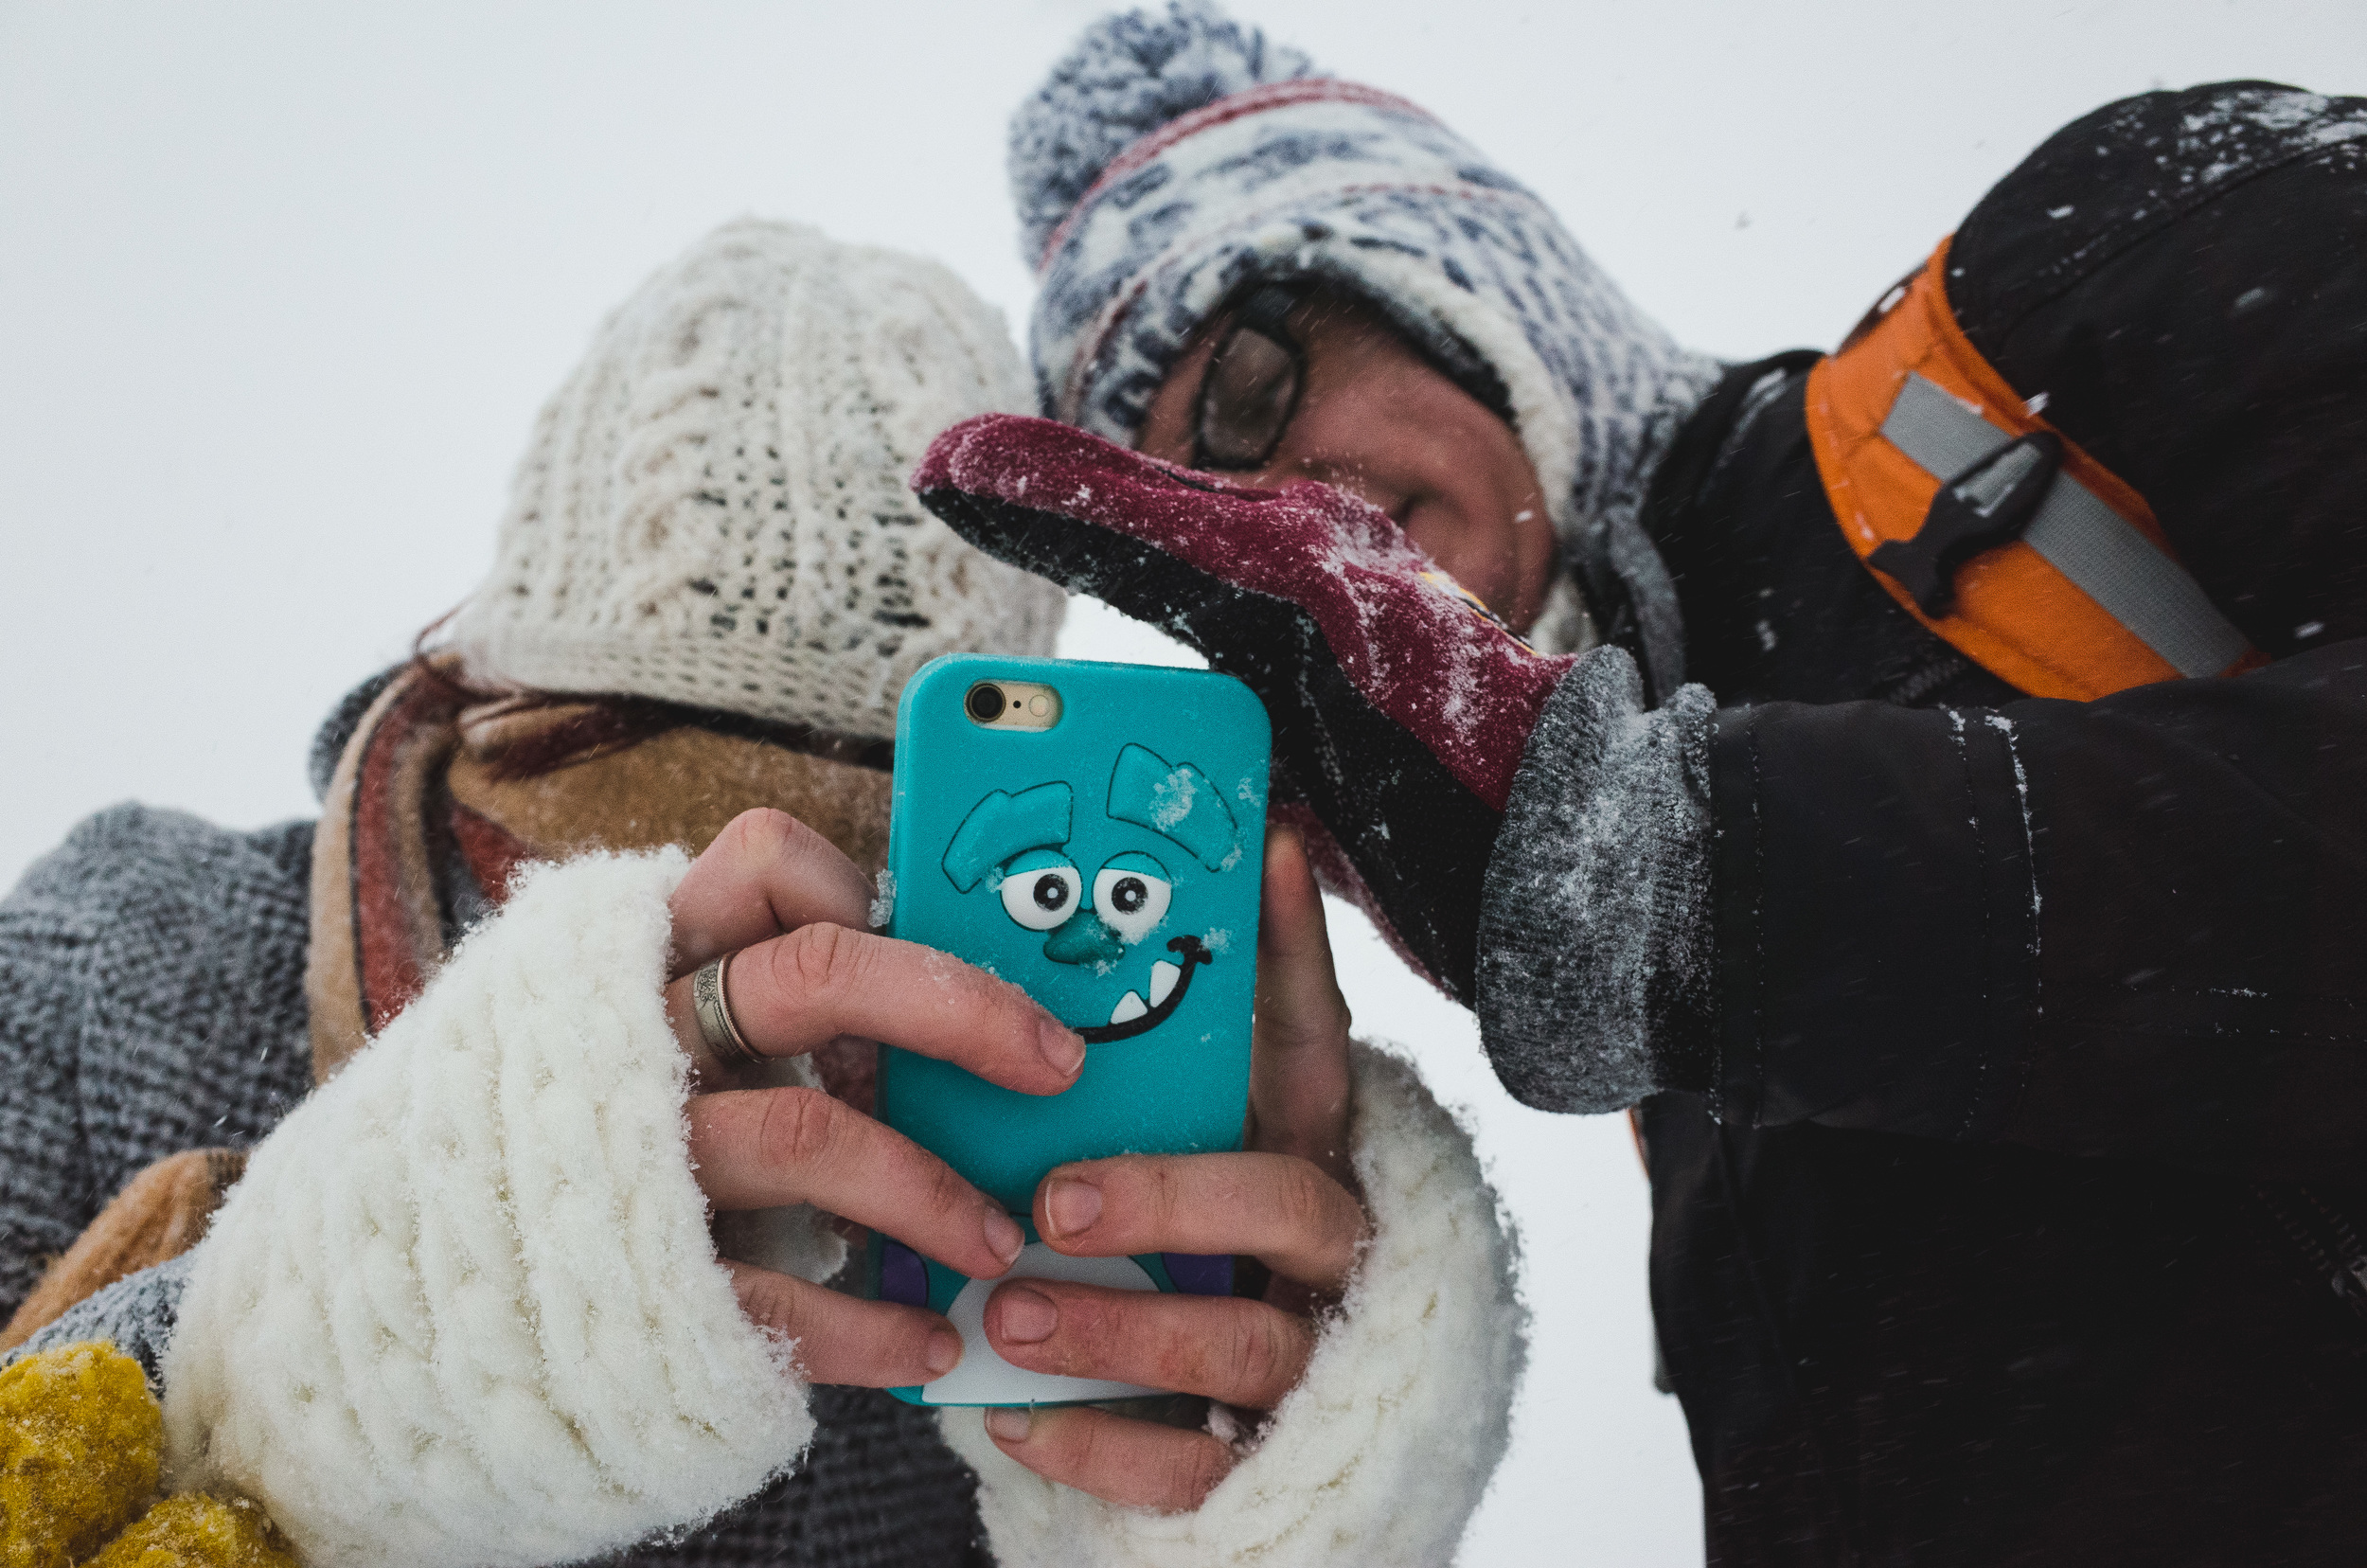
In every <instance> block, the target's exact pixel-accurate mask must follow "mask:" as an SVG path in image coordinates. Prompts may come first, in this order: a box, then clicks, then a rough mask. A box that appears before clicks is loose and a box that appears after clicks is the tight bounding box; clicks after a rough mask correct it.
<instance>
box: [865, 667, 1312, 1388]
mask: <svg viewBox="0 0 2367 1568" xmlns="http://www.w3.org/2000/svg"><path fill="white" fill-rule="evenodd" d="M981 682H1010V683H1041V684H1042V686H1044V687H1045V688H1047V689H1051V690H1057V692H1058V712H1057V716H1056V717H1055V718H1053V719H1052V720H1051V721H1050V722H1048V723H1047V724H1046V725H1044V726H1042V727H1039V728H1036V729H1034V730H1032V731H1031V730H1028V729H1024V728H1012V727H1009V726H997V725H994V724H990V723H988V722H985V721H984V720H982V719H977V718H976V717H975V716H972V715H966V714H965V711H964V700H965V693H967V692H970V691H971V690H972V689H973V688H974V687H976V686H978V684H979V683H981ZM1030 689H1033V688H1032V687H1031V688H1030ZM987 711H988V713H991V712H993V711H994V707H993V704H992V703H988V704H987ZM1268 749H1269V736H1268V731H1267V726H1266V712H1265V709H1264V707H1263V706H1262V705H1261V704H1259V703H1258V701H1257V699H1256V697H1255V695H1254V694H1252V693H1251V691H1250V690H1249V688H1248V687H1247V686H1243V685H1242V684H1241V683H1240V682H1238V681H1236V680H1233V679H1232V678H1230V677H1228V676H1223V675H1218V674H1212V673H1210V672H1208V671H1205V670H1188V669H1154V668H1138V667H1133V666H1127V665H1096V664H1078V663H1063V662H1059V661H1054V660H1041V659H1014V658H1000V657H993V656H988V655H984V654H956V655H953V656H952V657H949V658H944V659H939V660H936V661H934V662H933V663H931V664H930V665H928V666H927V667H925V668H922V670H921V671H920V672H919V674H917V675H916V676H915V677H914V678H913V680H912V682H911V684H910V685H908V686H906V687H905V691H904V698H903V703H902V705H901V708H900V710H899V715H898V723H897V739H896V809H895V816H894V819H893V821H892V824H891V827H890V847H889V851H888V874H887V876H886V878H884V879H883V882H884V883H885V884H886V886H887V887H889V888H890V889H892V890H893V902H892V912H891V915H890V918H889V921H888V934H889V935H892V936H896V937H898V938H900V939H902V940H906V941H915V942H921V943H924V944H926V945H928V946H930V947H934V948H939V949H942V950H943V951H945V952H947V953H952V954H953V955H954V956H956V957H959V958H961V959H963V960H965V961H967V962H969V963H971V964H974V965H976V966H978V967H979V968H981V969H984V970H987V971H990V972H992V973H994V974H996V975H999V976H1001V977H1002V978H1004V979H1006V980H1008V981H1010V982H1012V983H1013V984H1015V985H1017V986H1019V987H1020V988H1022V989H1024V990H1025V991H1026V992H1027V993H1028V994H1029V995H1030V996H1032V997H1034V998H1035V999H1036V1001H1037V1002H1038V1003H1040V1004H1041V1005H1042V1006H1043V1007H1045V1008H1046V1009H1047V1010H1049V1011H1050V1012H1051V1013H1052V1014H1053V1015H1054V1016H1055V1017H1057V1018H1059V1020H1060V1021H1061V1022H1062V1023H1065V1024H1067V1025H1070V1026H1071V1027H1072V1028H1074V1029H1076V1030H1077V1033H1079V1034H1080V1035H1082V1036H1083V1037H1084V1039H1085V1065H1084V1067H1083V1068H1082V1070H1080V1071H1079V1073H1078V1074H1077V1081H1076V1082H1075V1083H1074V1084H1072V1085H1071V1086H1070V1087H1069V1088H1068V1089H1067V1090H1065V1091H1064V1092H1062V1093H1060V1094H1058V1095H1047V1096H1036V1095H1022V1094H1018V1093H1016V1092H1014V1091H1011V1090H1008V1089H1004V1088H1000V1087H998V1086H997V1085H995V1084H991V1083H988V1082H987V1081H986V1080H985V1079H983V1078H975V1077H973V1076H971V1075H970V1073H968V1072H966V1071H964V1070H963V1069H961V1068H959V1067H956V1066H954V1065H952V1063H950V1062H944V1061H938V1060H934V1059H932V1058H928V1057H922V1056H916V1055H914V1054H912V1053H910V1052H907V1051H899V1050H897V1049H895V1048H893V1047H886V1046H883V1047H881V1052H880V1075H879V1080H878V1091H877V1101H876V1107H875V1109H876V1111H877V1114H879V1115H880V1117H881V1119H882V1120H883V1121H885V1122H886V1123H887V1124H888V1125H889V1126H891V1127H893V1128H895V1129H896V1130H897V1131H899V1132H902V1133H903V1134H905V1135H906V1136H907V1137H910V1138H912V1139H913V1140H914V1141H915V1142H917V1143H918V1144H919V1145H921V1147H923V1148H925V1149H929V1150H930V1151H931V1152H933V1153H934V1154H936V1155H938V1156H939V1157H941V1158H942V1159H944V1160H945V1161H946V1163H947V1164H949V1165H951V1166H952V1167H953V1168H954V1169H955V1170H956V1171H958V1172H960V1173H961V1175H962V1176H963V1178H964V1179H965V1180H967V1181H969V1182H970V1184H971V1185H974V1186H976V1187H977V1188H978V1189H979V1190H980V1191H982V1192H985V1193H986V1194H988V1196H989V1197H991V1198H993V1199H995V1200H996V1201H997V1202H999V1203H1002V1204H1003V1206H1004V1207H1005V1208H1006V1209H1007V1210H1009V1211H1010V1212H1011V1213H1012V1214H1013V1215H1014V1216H1016V1217H1018V1218H1019V1219H1020V1221H1021V1222H1022V1225H1023V1228H1028V1242H1029V1244H1028V1246H1027V1247H1026V1249H1025V1251H1024V1252H1023V1253H1022V1255H1021V1257H1020V1260H1019V1262H1018V1263H1016V1264H1015V1265H1014V1266H1013V1268H1012V1271H1011V1274H1010V1276H1009V1277H1022V1276H1027V1275H1042V1276H1045V1277H1053V1278H1069V1277H1075V1278H1078V1279H1084V1280H1087V1281H1088V1282H1090V1283H1094V1284H1098V1285H1103V1286H1107V1287H1110V1288H1112V1289H1137V1290H1160V1291H1178V1290H1180V1291H1187V1292H1196V1293H1213V1294H1222V1293H1224V1292H1226V1291H1227V1290H1229V1289H1230V1281H1231V1261H1232V1260H1231V1259H1230V1258H1223V1257H1192V1256H1184V1255H1181V1254H1174V1255H1169V1254H1146V1255H1144V1256H1138V1257H1132V1258H1070V1257H1064V1256H1061V1255H1059V1254H1056V1253H1054V1252H1052V1250H1051V1249H1050V1248H1048V1247H1046V1246H1044V1245H1043V1244H1042V1243H1041V1241H1039V1240H1038V1239H1037V1238H1035V1235H1034V1233H1033V1230H1032V1228H1029V1227H1027V1220H1028V1215H1029V1210H1030V1207H1031V1201H1032V1199H1033V1197H1034V1194H1035V1190H1036V1186H1037V1185H1038V1183H1040V1182H1041V1180H1042V1178H1043V1175H1044V1173H1045V1172H1047V1171H1049V1170H1050V1169H1051V1168H1052V1167H1054V1166H1057V1165H1059V1164H1061V1163H1063V1162H1065V1161H1069V1160H1089V1159H1100V1158H1104V1157H1107V1156H1109V1155H1112V1154H1120V1153H1150V1154H1186V1153H1200V1152H1214V1151H1219V1150H1223V1149H1237V1148H1239V1147H1240V1139H1241V1129H1242V1120H1243V1116H1244V1114H1245V1113H1246V1110H1247V1105H1248V1096H1249V1055H1250V1026H1251V1003H1252V998H1253V996H1254V994H1255V986H1256V980H1257V898H1258V879H1259V874H1260V870H1261V867H1262V864H1263V860H1264V857H1263V855H1262V854H1261V852H1260V849H1261V846H1262V845H1263V843H1264V839H1265V817H1266V763H1267V756H1268ZM1078 1271H1082V1272H1081V1273H1080V1272H1078ZM871 1276H872V1289H873V1290H874V1292H876V1293H877V1294H879V1295H880V1296H881V1297H882V1298H884V1299H888V1300H895V1301H906V1302H910V1303H913V1304H915V1305H926V1306H928V1307H930V1308H932V1309H934V1310H937V1311H940V1312H944V1313H946V1314H947V1315H948V1316H949V1317H950V1318H952V1321H953V1323H954V1324H955V1326H956V1327H959V1328H960V1329H961V1330H962V1334H963V1338H964V1342H965V1344H966V1345H969V1350H968V1351H966V1353H965V1355H964V1358H963V1360H962V1362H961V1363H960V1364H959V1365H958V1366H956V1367H955V1368H954V1370H953V1371H952V1373H951V1374H949V1375H948V1376H947V1377H946V1378H944V1379H941V1380H939V1381H937V1382H936V1383H934V1384H931V1385H930V1386H929V1387H927V1388H925V1389H921V1388H913V1389H898V1390H895V1391H894V1392H895V1393H896V1394H897V1395H898V1397H899V1398H902V1399H910V1400H912V1401H914V1402H917V1403H926V1404H994V1403H1041V1402H1047V1401H1060V1400H1074V1399H1112V1398H1119V1397H1123V1396H1126V1395H1129V1394H1137V1393H1143V1392H1147V1391H1146V1390H1142V1389H1136V1388H1132V1387H1121V1386H1119V1385H1116V1384H1107V1385H1105V1384H1099V1383H1088V1382H1087V1381H1084V1380H1079V1379H1055V1378H1050V1377H1047V1376H1045V1375H1042V1374H1036V1373H1027V1372H1022V1371H1021V1370H1020V1369H1018V1368H1016V1367H1012V1366H1009V1365H1008V1364H1007V1363H1004V1362H1003V1361H1002V1360H1001V1358H1000V1357H999V1356H996V1355H995V1354H994V1353H993V1351H992V1348H991V1347H990V1346H989V1345H987V1344H986V1342H985V1340H984V1338H983V1330H982V1328H981V1327H980V1319H981V1314H982V1313H983V1311H984V1304H985V1300H986V1297H987V1295H988V1293H989V1292H990V1291H991V1289H992V1285H993V1283H994V1282H990V1281H986V1280H970V1279H965V1278H964V1277H963V1276H962V1275H960V1274H956V1273H954V1272H953V1271H952V1270H950V1269H947V1268H946V1267H944V1266H943V1265H942V1264H939V1263H937V1262H935V1261H934V1260H930V1259H925V1258H922V1257H920V1256H918V1255H917V1254H915V1253H913V1252H912V1251H911V1250H910V1249H908V1248H906V1247H904V1246H903V1245H902V1244H901V1243H899V1242H897V1241H895V1240H893V1239H892V1238H887V1237H883V1236H877V1235H875V1237H874V1238H873V1243H872V1249H871Z"/></svg>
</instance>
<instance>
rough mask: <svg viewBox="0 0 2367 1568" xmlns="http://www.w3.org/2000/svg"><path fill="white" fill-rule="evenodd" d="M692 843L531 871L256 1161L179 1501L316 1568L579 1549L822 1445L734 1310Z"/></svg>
mask: <svg viewBox="0 0 2367 1568" xmlns="http://www.w3.org/2000/svg"><path fill="white" fill-rule="evenodd" d="M688 864H689V863H688V860H687V859H686V858H685V856H684V855H683V854H682V853H681V852H680V851H677V850H667V851H662V852H660V853H657V854H653V855H644V856H632V857H619V856H609V855H595V856H590V857H587V858H584V859H581V860H577V861H574V862H571V863H569V864H564V865H560V866H548V867H541V868H537V869H535V870H534V871H532V872H531V873H529V874H528V875H527V876H526V877H525V879H524V880H523V881H522V882H520V884H519V885H518V886H517V888H516V890H515V892H514V893H513V894H512V896H511V898H510V900H509V902H508V904H507V907H506V908H505V909H504V911H503V913H502V914H501V915H500V916H499V917H498V918H495V919H493V920H492V921H490V922H489V923H488V924H487V925H486V926H485V927H483V928H482V929H481V930H480V931H479V932H477V933H476V934H475V935H472V936H471V937H470V938H469V939H468V940H467V941H466V942H465V943H463V944H462V946H461V948H460V949H459V951H458V952H457V953H455V954H454V956H453V959H452V961H451V962H450V963H449V964H448V965H447V966H446V967H445V968H444V970H443V971H442V972H441V973H440V974H438V976H437V977H436V980H435V982H434V983H433V984H432V985H431V986H430V987H429V988H428V990H427V992H426V993H425V994H424V995H423V996H421V997H420V998H419V1000H418V1002H416V1003H414V1004H413V1005H412V1006H411V1007H410V1008H409V1009H408V1010H406V1011H405V1012H404V1013H403V1014H402V1016H401V1017H400V1018H399V1019H397V1020H396V1021H395V1022H394V1023H393V1024H392V1025H389V1026H388V1027H387V1029H386V1031H385V1032H384V1033H383V1035H382V1036H380V1037H379V1039H378V1040H377V1041H375V1042H373V1043H372V1044H371V1045H370V1046H369V1047H368V1048H367V1049H365V1051H363V1052H362V1053H361V1054H360V1055H359V1056H357V1057H356V1058H354V1060H353V1061H352V1062H351V1063H350V1064H349V1065H348V1066H347V1067H346V1069H345V1070H344V1071H343V1072H342V1073H340V1074H339V1075H338V1076H337V1077H336V1078H334V1079H332V1080H331V1081H330V1082H329V1084H328V1085H327V1086H326V1087H324V1088H323V1089H321V1090H320V1091H319V1092H318V1093H316V1094H314V1095H313V1096H311V1098H310V1099H308V1100H307V1101H305V1102H304V1104H302V1105H301V1106H299V1107H298V1108H297V1109H296V1110H295V1111H294V1112H293V1113H291V1114H289V1116H288V1118H287V1119H286V1120H285V1121H284V1122H282V1123H281V1124H280V1125H279V1127H278V1129H277V1130H276V1131H275V1132H273V1134H272V1135H271V1137H270V1138H269V1139H267V1140H265V1142H264V1143H263V1144H262V1145H261V1146H260V1147H258V1149H256V1150H255V1154H254V1157H253V1159H252V1161H251V1163H250V1164H249V1165H248V1167H247V1171H246V1176H245V1179H244V1180H243V1181H241V1182H240V1184H239V1185H238V1186H237V1187H236V1188H234V1189H233V1190H232V1192H231V1194H230V1197H229V1199H228V1201H227V1202H226V1203H224V1204H223V1206H222V1210H221V1212H220V1213H219V1214H218V1215H217V1216H216V1217H215V1220H214V1222H213V1228H212V1230H211V1232H210V1233H209V1235H208V1237H207V1238H206V1240H205V1243H204V1245H203V1246H202V1247H200V1248H199V1249H198V1251H197V1252H196V1253H195V1254H194V1255H193V1258H194V1262H193V1272H192V1275H191V1278H190V1280H189V1285H188V1290H187V1294H186V1296H185V1297H184V1298H183V1301H182V1305H181V1314H180V1324H179V1327H178V1329H177V1331H176V1332H175V1333H174V1336H173V1339H172V1343H171V1345H170V1346H169V1349H168V1350H167V1352H166V1357H165V1384H166V1389H167V1396H166V1400H165V1418H166V1429H167V1440H168V1445H169V1451H168V1465H169V1472H170V1474H171V1476H172V1479H173V1482H174V1485H175V1486H176V1487H178V1488H220V1487H228V1488H236V1489H237V1490H239V1491H241V1492H244V1493H246V1494H247V1495H249V1496H252V1497H254V1498H256V1499H257V1500H258V1501H260V1502H261V1503H262V1504H263V1505H264V1506H266V1507H268V1508H269V1509H270V1510H271V1515H272V1518H273V1519H274V1520H275V1521H276V1523H278V1524H279V1526H280V1527H281V1528H282V1529H283V1530H285V1531H286V1532H287V1534H288V1536H289V1537H290V1539H291V1540H292V1541H294V1543H295V1545H296V1547H297V1549H298V1550H299V1551H300V1552H301V1553H302V1555H303V1557H304V1559H305V1560H306V1561H307V1562H308V1563H310V1564H312V1565H314V1568H329V1565H336V1564H349V1563H363V1562H371V1563H387V1562H400V1563H404V1564H419V1565H440V1568H478V1565H494V1564H517V1565H525V1564H542V1563H552V1562H567V1561H574V1560H577V1559H583V1558H589V1557H594V1556H596V1555H599V1554H601V1553H604V1552H607V1551H610V1550H613V1549H614V1548H616V1547H620V1546H624V1545H626V1544H628V1543H630V1542H632V1541H637V1540H639V1539H641V1538H643V1537H645V1536H647V1535H649V1534H650V1533H651V1532H653V1531H657V1530H661V1529H667V1528H679V1527H683V1526H686V1525H689V1524H692V1523H697V1522H699V1521H702V1520H703V1519H705V1518H707V1517H709V1516H711V1515H713V1514H715V1513H716V1512H718V1511H719V1510H721V1508H723V1507H725V1506H728V1505H730V1504H731V1503H733V1502H736V1501H737V1500H739V1499H740V1498H742V1497H745V1496H747V1495H748V1494H749V1493H751V1492H753V1491H755V1490H756V1488H759V1487H760V1486H762V1485H763V1484H764V1483H765V1482H766V1481H767V1480H769V1479H770V1478H771V1477H773V1476H774V1475H776V1474H778V1473H780V1472H781V1471H783V1470H788V1469H789V1468H790V1467H791V1466H792V1465H793V1464H794V1463H795V1461H796V1458H797V1456H798V1454H799V1453H800V1452H802V1451H803V1450H804V1448H805V1445H806V1443H807V1441H808V1439H809V1438H810V1436H811V1434H812V1432H813V1420H812V1417H810V1415H809V1414H808V1412H807V1408H806V1388H805V1384H804V1382H803V1381H802V1380H800V1379H799V1378H798V1377H797V1376H796V1375H795V1373H794V1372H793V1371H792V1369H791V1366H790V1363H789V1358H788V1355H787V1353H786V1350H785V1347H784V1346H782V1345H778V1344H775V1343H774V1342H772V1341H770V1340H768V1339H767V1338H766V1337H765V1336H764V1335H763V1334H761V1333H760V1332H758V1331H757V1330H756V1328H755V1327H752V1326H751V1325H750V1324H749V1323H748V1322H747V1321H746V1319H744V1318H743V1317H742V1316H741V1315H740V1312H739V1305H738V1303H737V1302H736V1301H735V1300H734V1298H733V1294H732V1288H731V1283H730V1279H729V1277H728V1276H727V1275H726V1274H725V1273H724V1272H723V1270H722V1269H721V1267H720V1266H719V1265H718V1263H717V1261H716V1254H715V1247H714V1244H713V1242H712V1241H711V1240H710V1239H709V1237H708V1232H707V1209H706V1201H705V1199H704V1197H703V1195H702V1194H701V1193H700V1191H699V1188H698V1186H697V1185H696V1183H695V1182H694V1181H693V1179H692V1176H691V1169H690V1162H689V1157H688V1150H687V1147H686V1132H685V1122H684V1118H683V1104H684V1100H685V1094H686V1090H687V1083H686V1078H685V1070H686V1069H685V1061H684V1060H683V1056H682V1053H681V1051H680V1050H679V1049H678V1048H677V1046H676V1044H675V1042H674V1038H673V1035H672V1033H671V1031H670V1030H669V1029H668V1027H667V1020H666V1012H665V1004H664V998H663V987H664V984H665V980H666V973H665V970H666V957H667V942H668V937H669V917H668V912H667V902H666V900H667V898H668V896H670V894H671V893H672V891H673V888H674V885H675V883H677V882H680V881H681V879H682V876H683V873H684V872H685V870H686V869H687V867H688Z"/></svg>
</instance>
